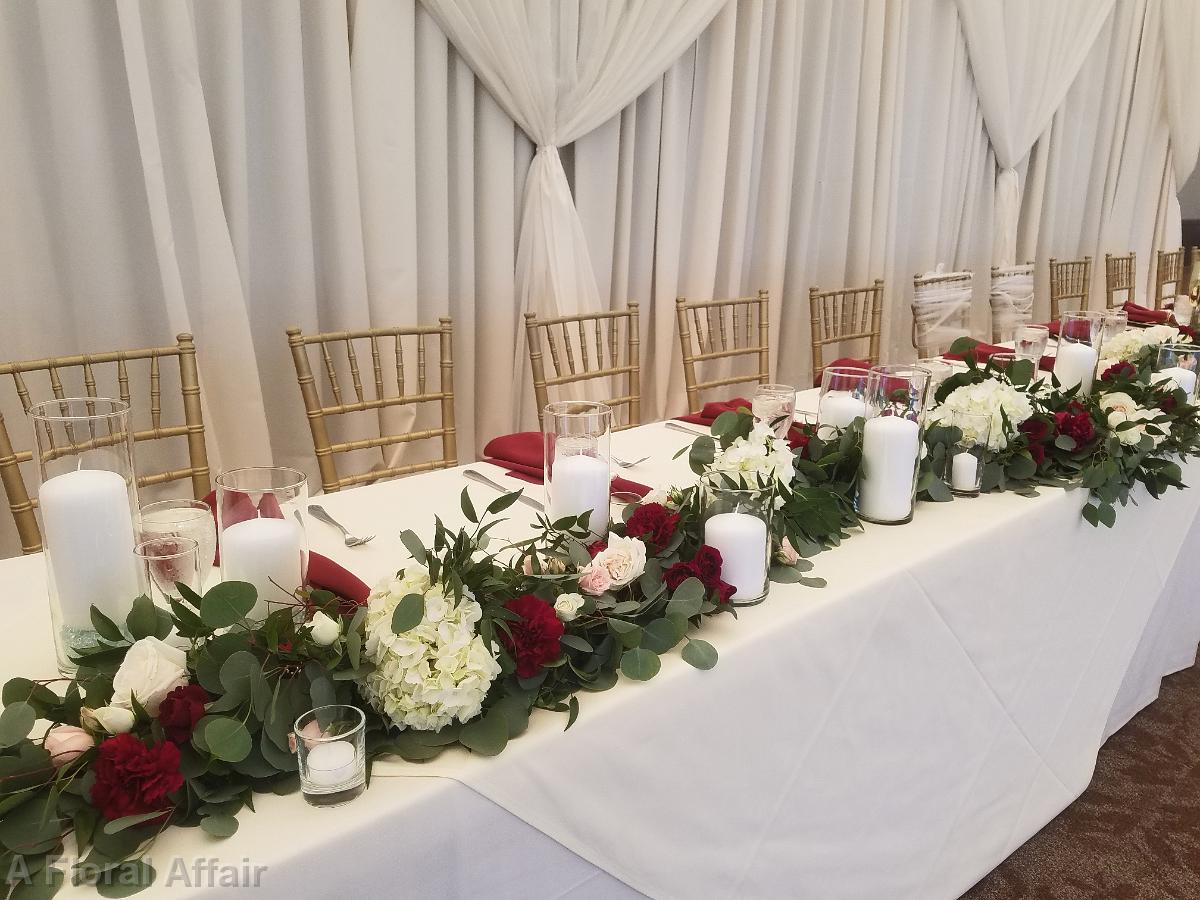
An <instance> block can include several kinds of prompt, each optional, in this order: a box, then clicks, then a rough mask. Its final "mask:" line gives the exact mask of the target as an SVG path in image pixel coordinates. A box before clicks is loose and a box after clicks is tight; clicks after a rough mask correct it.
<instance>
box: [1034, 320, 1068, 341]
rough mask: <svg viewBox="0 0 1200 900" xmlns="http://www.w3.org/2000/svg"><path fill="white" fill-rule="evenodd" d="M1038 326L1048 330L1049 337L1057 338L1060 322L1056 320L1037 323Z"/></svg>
mask: <svg viewBox="0 0 1200 900" xmlns="http://www.w3.org/2000/svg"><path fill="white" fill-rule="evenodd" d="M1038 324H1039V325H1041V326H1043V327H1044V328H1049V329H1050V337H1055V338H1056V337H1058V330H1059V329H1060V328H1061V327H1062V321H1061V320H1056V321H1054V322H1039V323H1038Z"/></svg>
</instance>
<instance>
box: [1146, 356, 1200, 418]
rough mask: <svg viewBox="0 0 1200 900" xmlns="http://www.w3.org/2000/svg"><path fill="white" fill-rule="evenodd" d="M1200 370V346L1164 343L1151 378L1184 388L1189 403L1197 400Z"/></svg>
mask: <svg viewBox="0 0 1200 900" xmlns="http://www.w3.org/2000/svg"><path fill="white" fill-rule="evenodd" d="M1198 371H1200V347H1198V346H1196V345H1195V344H1163V345H1162V346H1161V347H1159V348H1158V359H1157V360H1156V362H1155V365H1154V374H1153V375H1152V376H1151V380H1152V381H1155V382H1160V381H1170V382H1173V383H1174V384H1175V385H1177V386H1179V387H1181V388H1183V390H1184V393H1186V394H1187V396H1188V403H1191V404H1194V403H1195V402H1196V375H1197V372H1198Z"/></svg>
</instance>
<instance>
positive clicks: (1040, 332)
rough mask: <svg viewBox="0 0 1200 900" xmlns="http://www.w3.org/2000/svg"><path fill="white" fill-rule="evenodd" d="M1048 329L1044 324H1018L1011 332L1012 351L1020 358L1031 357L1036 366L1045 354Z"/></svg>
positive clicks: (1048, 339) (1048, 340)
mask: <svg viewBox="0 0 1200 900" xmlns="http://www.w3.org/2000/svg"><path fill="white" fill-rule="evenodd" d="M1049 343H1050V329H1049V328H1047V327H1046V326H1045V325H1018V326H1017V327H1016V329H1015V330H1014V332H1013V352H1014V353H1016V355H1017V356H1019V357H1020V358H1021V359H1032V360H1033V364H1034V365H1035V366H1036V365H1037V364H1038V363H1039V362H1041V359H1042V357H1043V356H1045V355H1046V345H1047V344H1049Z"/></svg>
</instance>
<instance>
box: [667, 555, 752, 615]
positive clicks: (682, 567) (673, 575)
mask: <svg viewBox="0 0 1200 900" xmlns="http://www.w3.org/2000/svg"><path fill="white" fill-rule="evenodd" d="M689 578H698V579H700V583H701V584H703V585H704V589H705V590H706V591H708V593H710V594H711V593H713V592H714V591H715V592H716V594H717V596H718V597H720V600H721V602H722V603H728V602H729V598H730V597H732V596H733V591H734V587H733V585H732V584H727V583H726V582H724V581H722V580H721V551H720V550H718V549H717V548H716V547H710V546H709V545H708V544H704V545H702V546H701V547H700V549H699V550H697V551H696V555H695V556H693V557H692V558H691V559H690V560H688V561H687V562H677V563H675V565H673V566H671V568H669V569H667V571H666V572H664V573H663V581H664V582H665V583H666V585H667V587H668V588H670V589H671V590H675V589H676V588H678V587H679V586H680V585H681V584H683V583H684V582H685V581H687V580H688V579H689Z"/></svg>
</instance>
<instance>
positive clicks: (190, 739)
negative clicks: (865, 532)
mask: <svg viewBox="0 0 1200 900" xmlns="http://www.w3.org/2000/svg"><path fill="white" fill-rule="evenodd" d="M1181 336H1186V337H1187V338H1188V339H1191V338H1192V336H1191V335H1180V333H1179V332H1178V331H1176V330H1174V329H1161V330H1160V331H1155V330H1154V329H1144V330H1142V331H1141V332H1139V333H1138V336H1137V337H1136V338H1127V339H1125V340H1124V341H1123V342H1122V343H1120V344H1118V345H1117V350H1118V358H1116V359H1114V360H1111V361H1109V362H1106V363H1105V366H1104V369H1103V374H1102V376H1101V378H1100V379H1099V380H1098V381H1097V383H1096V385H1095V388H1094V392H1093V393H1092V394H1090V395H1086V396H1085V395H1081V394H1080V392H1079V391H1078V389H1075V388H1072V389H1070V390H1066V391H1062V390H1059V389H1057V387H1056V383H1055V382H1054V381H1053V379H1052V377H1043V378H1035V372H1034V370H1033V365H1032V363H1020V362H1018V363H1016V364H1014V365H1012V366H1010V367H1009V368H1008V369H1007V370H1006V371H1004V372H1001V371H998V370H996V369H995V368H994V367H993V366H992V364H991V363H988V364H986V365H984V366H982V367H980V366H978V365H976V364H975V362H974V361H973V358H972V357H971V355H969V354H968V363H967V370H966V371H965V372H961V373H958V374H955V375H954V376H952V377H951V378H949V379H947V380H946V381H945V382H944V383H943V384H942V385H941V386H940V387H939V389H938V391H937V393H936V402H937V405H936V407H935V408H934V409H933V410H932V412H931V414H930V420H929V425H930V427H929V428H928V429H927V432H926V452H925V455H924V459H923V460H922V463H921V471H920V475H919V481H918V489H919V490H920V492H921V495H922V496H923V497H924V498H925V499H929V500H934V501H942V500H948V499H950V494H949V491H948V489H946V488H945V484H944V481H943V477H942V473H943V469H944V466H945V462H946V459H947V457H948V453H949V448H951V447H952V446H953V445H954V444H955V443H957V442H958V441H959V440H961V439H962V437H963V428H962V425H961V424H960V422H959V421H958V419H957V417H958V416H960V415H961V414H963V413H966V412H984V413H986V414H988V415H990V416H991V417H992V421H993V426H994V427H993V429H992V437H991V439H990V441H989V446H988V449H987V453H986V456H985V465H984V489H985V490H1015V491H1017V492H1020V493H1033V492H1035V491H1036V488H1037V487H1038V486H1040V485H1058V486H1075V485H1080V484H1081V485H1083V486H1084V487H1086V488H1087V489H1088V490H1089V492H1090V495H1089V501H1088V503H1087V504H1086V505H1085V507H1084V511H1083V515H1084V517H1085V518H1086V519H1087V520H1088V521H1089V522H1091V523H1092V524H1105V525H1109V526H1111V525H1112V524H1113V521H1114V520H1115V515H1116V506H1117V505H1122V504H1125V503H1127V502H1129V492H1130V490H1131V489H1132V487H1133V486H1134V485H1135V484H1138V483H1140V484H1143V485H1144V486H1145V487H1146V489H1147V490H1148V492H1149V493H1150V494H1151V496H1156V497H1157V496H1159V495H1160V494H1161V493H1162V492H1163V491H1164V490H1166V489H1167V488H1168V487H1183V483H1182V481H1181V474H1182V473H1181V470H1180V467H1179V463H1178V461H1177V460H1178V459H1180V458H1185V457H1188V456H1196V455H1200V410H1198V409H1197V408H1196V407H1195V406H1194V405H1191V404H1190V402H1189V398H1188V396H1187V394H1186V393H1185V392H1184V391H1183V390H1181V389H1180V388H1179V387H1178V386H1177V385H1175V384H1173V383H1171V382H1166V381H1155V379H1154V377H1153V372H1152V369H1153V362H1154V359H1155V354H1156V349H1157V346H1158V344H1159V343H1161V342H1164V341H1176V340H1179V339H1180V337H1181ZM1135 343H1136V344H1137V347H1136V348H1135V347H1134V345H1135ZM972 345H973V342H967V343H964V344H963V345H962V346H961V347H956V348H954V349H956V350H964V349H969V348H970V346H972ZM861 442H862V422H861V420H858V421H856V422H855V423H853V424H851V425H850V426H849V427H847V428H845V429H843V430H842V431H841V432H840V433H838V434H837V435H836V436H835V437H833V438H832V439H830V440H824V439H822V438H821V437H820V436H819V435H818V434H817V431H816V429H815V428H814V427H812V426H796V427H794V428H792V429H791V432H790V434H789V439H788V441H787V444H790V447H789V446H786V445H785V442H784V441H782V440H780V439H778V438H776V437H775V436H774V435H773V434H772V433H771V432H770V431H769V430H767V429H766V428H764V427H762V426H756V425H755V423H754V421H753V418H752V416H751V415H750V413H749V411H748V410H744V409H743V410H738V411H736V412H726V413H723V414H722V415H721V416H719V417H718V418H717V419H716V421H715V422H714V423H713V425H712V429H711V435H708V436H702V437H699V438H697V439H696V441H695V442H694V443H693V444H692V445H691V447H690V448H689V449H688V450H687V451H686V452H688V457H689V463H690V465H691V468H692V469H693V471H695V472H696V473H697V474H698V475H700V476H702V479H707V480H716V481H717V482H718V483H721V484H726V485H730V486H740V487H746V488H753V489H758V490H760V491H763V492H765V493H767V494H768V495H769V496H770V497H771V498H773V503H774V507H775V510H774V515H773V518H772V527H771V542H772V556H773V565H772V567H771V570H770V577H771V579H772V580H773V581H778V582H791V583H800V584H803V585H805V586H810V587H818V586H820V585H822V584H823V582H822V581H821V580H820V579H818V578H814V577H812V576H811V575H809V574H808V573H809V572H810V571H811V569H812V563H811V561H810V560H809V557H811V556H813V555H815V554H817V553H819V552H820V551H822V550H823V549H826V548H828V547H832V546H836V545H837V544H838V543H840V541H841V540H843V539H844V538H846V537H847V536H848V535H849V534H850V533H851V532H852V531H853V530H854V529H855V528H856V527H857V526H858V519H857V516H856V515H855V512H854V503H853V499H854V491H855V485H856V479H857V475H858V470H859V464H860V460H861ZM518 497H519V492H518V493H514V494H506V495H503V496H501V497H498V498H496V499H495V500H493V501H492V502H491V503H490V504H489V505H488V506H487V508H486V509H485V510H484V511H483V513H482V514H480V513H479V512H477V511H476V509H475V507H474V506H473V504H472V501H471V498H470V496H469V495H468V493H467V492H466V491H465V490H464V491H463V493H462V495H461V498H460V504H461V508H462V511H463V514H464V516H465V518H466V519H467V521H468V523H470V524H469V526H468V527H466V528H463V529H461V530H459V531H451V530H449V529H447V528H446V527H445V526H444V524H443V523H442V522H441V521H440V520H438V521H437V522H436V523H435V530H434V535H433V541H432V544H431V545H430V546H425V545H424V544H423V543H422V542H421V541H420V539H419V538H418V537H417V536H416V534H415V533H413V532H411V531H405V532H404V533H403V534H402V535H401V538H402V541H403V543H404V544H405V546H406V548H407V549H408V551H409V553H410V555H411V556H412V559H413V562H411V563H409V564H407V565H405V567H404V568H403V569H401V570H399V571H398V572H397V573H396V575H395V576H394V577H392V578H389V579H386V580H385V581H383V582H382V583H381V584H379V585H378V586H377V587H376V588H375V590H374V591H373V592H372V593H371V595H370V597H369V598H368V600H367V601H366V603H365V605H362V606H357V605H354V604H347V603H345V602H344V601H341V600H339V598H337V597H335V596H334V595H332V594H329V593H327V592H323V591H312V592H309V593H303V592H302V593H301V594H300V595H299V596H298V597H297V598H295V599H294V600H292V601H290V602H288V603H286V604H282V605H278V606H279V608H277V609H275V610H274V611H273V612H271V613H270V614H269V615H268V616H267V617H266V618H265V619H264V620H262V621H261V622H247V621H246V618H245V617H246V616H247V615H249V614H250V612H251V610H252V609H253V608H254V605H255V601H256V595H255V591H254V589H253V587H252V586H250V585H248V584H244V583H240V582H226V583H222V584H218V585H216V586H215V587H213V588H212V589H211V590H209V591H208V592H207V593H205V594H204V596H199V595H197V594H195V593H193V592H191V591H189V590H188V589H187V588H186V587H184V586H180V592H181V597H182V599H180V600H173V601H171V603H170V610H169V611H168V610H163V609H160V608H157V607H156V606H154V604H152V603H151V602H150V600H148V599H147V598H145V597H141V598H138V599H137V600H135V601H134V603H133V604H132V608H131V610H130V612H129V614H128V616H127V617H126V620H125V621H124V622H123V623H121V624H120V625H118V624H117V623H115V622H113V621H112V620H110V619H108V618H107V617H106V616H104V615H103V614H102V613H100V612H99V611H98V610H96V609H95V608H93V609H92V624H93V626H94V628H95V629H96V631H97V633H98V634H99V636H100V637H101V639H102V643H101V646H100V647H98V648H97V649H95V650H93V651H89V652H87V653H85V654H83V655H81V656H80V657H79V658H78V663H79V669H78V672H77V674H76V676H75V677H74V678H73V679H70V680H68V681H67V682H66V684H65V687H64V688H63V689H62V692H61V693H60V692H59V691H57V690H55V689H54V688H52V685H53V684H54V682H44V681H32V680H30V679H27V678H14V679H12V680H10V681H9V682H8V683H7V684H6V685H5V686H4V688H3V695H2V698H0V699H2V701H3V704H4V709H3V712H2V713H0V865H3V866H4V867H5V871H6V872H7V873H9V874H10V875H11V874H12V873H17V874H18V875H25V876H28V877H30V878H36V879H38V880H39V881H38V887H39V888H40V889H41V891H42V893H40V894H39V896H45V897H49V896H53V894H54V893H55V892H56V891H57V889H58V888H59V887H61V885H62V884H63V882H64V880H65V877H66V874H65V873H64V871H63V870H62V869H61V868H59V867H58V866H60V865H63V863H62V862H61V859H62V857H63V854H64V852H65V849H66V847H65V843H64V842H65V840H66V839H67V838H68V836H72V837H73V841H74V844H75V846H76V848H77V849H78V853H79V857H80V860H81V861H80V862H79V863H76V866H75V872H74V873H73V877H74V878H75V879H80V878H90V879H91V880H92V883H95V884H97V887H98V888H99V889H100V890H101V892H102V893H104V892H105V891H106V890H108V889H109V888H110V887H111V886H112V885H118V886H119V888H120V892H121V893H122V894H128V893H131V892H132V891H133V890H135V889H137V888H140V887H145V886H147V885H149V884H151V883H153V881H154V878H155V872H154V870H153V867H152V866H151V865H150V864H149V862H147V861H146V860H145V859H144V856H145V853H146V851H147V849H148V848H149V847H150V845H151V844H152V843H153V841H154V839H155V837H157V835H159V834H160V833H161V832H162V831H163V830H164V829H166V828H167V827H169V826H171V825H184V826H189V825H198V826H199V827H201V828H202V829H204V830H205V831H206V832H208V833H209V834H211V835H213V836H215V837H227V836H229V835H231V834H233V833H234V832H235V831H236V830H237V827H238V820H237V818H236V816H237V814H238V812H239V811H240V810H241V809H242V808H243V807H250V808H251V809H252V808H253V796H254V794H255V793H261V792H264V791H270V792H274V793H288V792H292V791H295V790H296V789H297V787H298V779H297V775H296V768H297V763H296V757H295V754H294V749H293V744H292V741H293V740H294V737H293V736H292V734H291V731H292V727H293V726H292V723H293V722H294V721H295V720H296V718H297V717H298V716H299V715H301V714H302V713H303V712H305V711H307V710H308V709H310V708H312V707H316V706H322V705H328V704H332V703H355V704H358V705H361V706H362V707H364V709H365V711H366V712H367V719H368V722H367V740H368V754H369V755H370V756H371V757H377V756H380V755H383V754H396V755H399V756H401V757H402V758H404V759H407V760H410V761H420V760H426V759H430V758H432V757H434V756H437V755H438V754H439V753H441V752H442V751H443V750H444V749H445V748H446V747H448V746H452V745H455V744H458V745H461V746H463V747H465V748H467V749H469V750H470V751H472V752H474V753H479V754H482V755H494V754H496V753H499V752H501V751H502V750H503V749H504V747H505V746H506V745H507V743H508V741H509V740H511V739H512V738H515V737H517V736H518V735H520V734H521V733H522V732H523V731H524V730H525V728H526V726H527V724H528V720H529V716H530V714H531V712H532V711H533V709H534V708H540V709H546V710H553V711H556V712H561V713H564V714H565V716H566V722H565V727H567V728H570V727H571V725H572V724H573V723H574V722H575V720H576V717H577V716H578V715H579V709H580V703H579V695H580V694H581V693H584V692H594V691H602V690H606V689H608V688H610V687H612V686H613V685H614V684H615V683H616V682H617V680H618V677H619V675H624V676H625V677H626V678H628V679H631V680H634V681H646V680H649V679H651V678H653V677H654V676H655V675H656V674H657V673H658V671H659V668H660V665H661V663H660V656H661V655H662V654H664V653H668V652H671V651H673V650H674V649H676V648H679V649H680V653H681V656H682V658H683V659H684V660H685V661H686V662H688V663H689V664H691V665H692V666H695V667H696V668H699V669H708V668H711V667H712V666H713V665H715V664H716V662H717V651H716V649H715V648H713V646H712V645H711V644H709V643H708V642H707V641H704V640H702V639H701V638H700V637H698V636H697V632H699V630H700V629H701V628H702V627H703V625H704V622H705V621H706V619H707V618H708V617H710V616H715V615H736V611H735V610H734V609H733V607H732V606H731V604H730V603H729V599H730V595H731V593H732V588H731V587H730V586H729V585H728V584H726V583H725V582H724V581H723V580H722V579H721V571H722V560H721V556H720V553H719V552H718V551H717V550H716V549H715V548H713V547H710V546H707V545H705V544H704V542H703V505H704V500H703V493H702V489H701V487H700V486H692V487H687V488H672V489H670V490H668V491H656V492H654V493H653V494H651V495H649V496H648V497H647V498H645V500H643V501H642V502H640V503H637V504H632V505H630V506H627V507H626V508H625V510H624V512H623V515H622V517H621V521H619V522H616V523H614V524H613V525H612V526H611V528H610V530H609V533H608V537H607V539H606V540H604V541H592V540H591V539H590V537H589V526H588V522H587V520H586V519H587V517H586V516H583V517H580V518H578V519H565V520H560V521H557V522H551V521H549V520H548V519H547V518H546V517H545V516H539V517H538V519H537V522H536V525H535V527H534V530H533V533H532V534H531V536H530V537H528V538H527V539H525V540H522V541H518V542H516V543H506V544H501V542H498V541H494V540H493V538H492V537H491V534H490V532H491V531H492V530H493V529H494V527H495V526H496V524H497V523H498V522H499V521H500V520H499V519H497V518H496V517H497V516H500V515H501V514H503V513H504V512H505V510H507V509H508V507H510V506H511V505H512V504H513V503H514V502H515V501H516V500H517V499H518ZM172 634H174V636H175V637H173V638H172V640H176V641H177V640H178V639H182V640H183V641H184V642H186V644H187V646H186V648H183V647H179V646H176V645H175V644H173V643H170V642H168V638H171V637H172ZM39 719H44V720H47V721H49V722H50V723H51V727H50V729H49V730H48V731H46V732H45V733H44V734H37V735H34V731H35V723H36V721H37V720H39ZM31 735H33V736H31ZM56 863H57V864H58V865H56Z"/></svg>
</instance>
